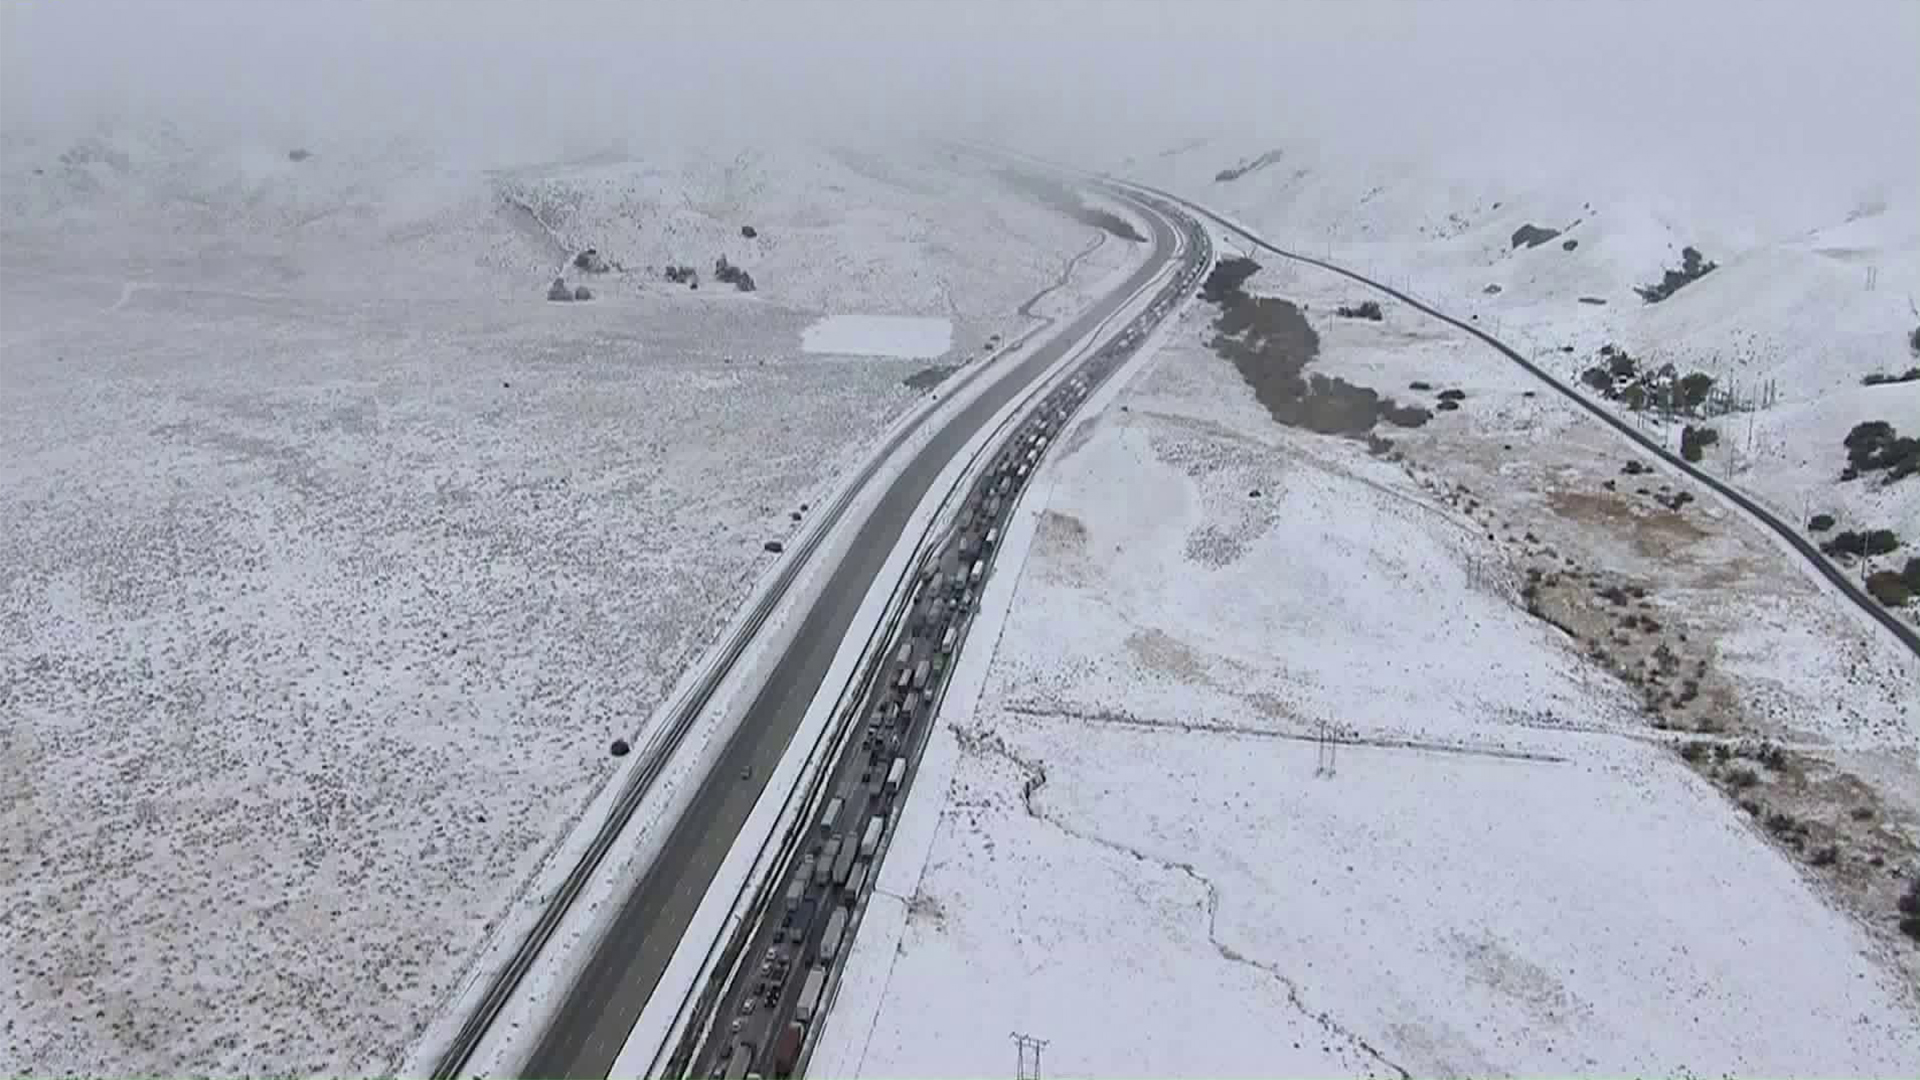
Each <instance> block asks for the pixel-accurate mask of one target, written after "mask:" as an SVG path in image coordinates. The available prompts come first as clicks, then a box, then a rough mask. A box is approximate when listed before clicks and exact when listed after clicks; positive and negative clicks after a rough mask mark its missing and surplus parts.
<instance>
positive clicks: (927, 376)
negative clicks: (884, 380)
mask: <svg viewBox="0 0 1920 1080" xmlns="http://www.w3.org/2000/svg"><path fill="white" fill-rule="evenodd" d="M958 370H960V368H959V367H958V365H954V364H935V365H933V366H931V367H924V368H921V369H920V370H919V371H916V372H914V373H913V374H911V375H909V376H907V377H906V378H904V379H902V380H900V381H901V382H902V383H905V384H906V386H907V388H908V389H910V390H931V389H933V388H934V387H936V386H939V385H940V384H941V383H943V382H946V381H947V377H948V376H950V375H952V374H953V373H954V372H956V371H958Z"/></svg>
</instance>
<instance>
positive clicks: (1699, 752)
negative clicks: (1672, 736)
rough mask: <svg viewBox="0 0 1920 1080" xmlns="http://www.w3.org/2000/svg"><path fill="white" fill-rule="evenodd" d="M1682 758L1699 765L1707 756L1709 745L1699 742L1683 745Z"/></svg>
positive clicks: (1681, 748)
mask: <svg viewBox="0 0 1920 1080" xmlns="http://www.w3.org/2000/svg"><path fill="white" fill-rule="evenodd" d="M1680 756H1681V757H1683V758H1685V759H1687V760H1688V761H1691V762H1694V763H1695V764H1698V763H1699V762H1700V761H1702V760H1704V759H1705V758H1706V756H1707V744H1706V743H1703V742H1698V741H1695V742H1684V743H1681V744H1680Z"/></svg>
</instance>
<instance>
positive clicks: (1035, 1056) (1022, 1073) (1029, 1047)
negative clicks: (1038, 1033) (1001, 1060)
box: [1013, 1031, 1047, 1080]
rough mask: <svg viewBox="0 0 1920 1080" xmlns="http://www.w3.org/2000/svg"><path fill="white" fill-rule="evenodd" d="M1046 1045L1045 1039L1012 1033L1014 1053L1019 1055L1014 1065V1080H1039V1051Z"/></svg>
mask: <svg viewBox="0 0 1920 1080" xmlns="http://www.w3.org/2000/svg"><path fill="white" fill-rule="evenodd" d="M1046 1045H1047V1040H1045V1039H1036V1038H1034V1037H1033V1036H1031V1035H1022V1034H1021V1033H1019V1032H1017V1031H1016V1032H1014V1033H1013V1046H1014V1052H1015V1053H1017V1054H1018V1055H1019V1059H1018V1062H1017V1064H1015V1065H1014V1071H1013V1076H1014V1080H1040V1051H1041V1050H1043V1049H1045V1048H1046Z"/></svg>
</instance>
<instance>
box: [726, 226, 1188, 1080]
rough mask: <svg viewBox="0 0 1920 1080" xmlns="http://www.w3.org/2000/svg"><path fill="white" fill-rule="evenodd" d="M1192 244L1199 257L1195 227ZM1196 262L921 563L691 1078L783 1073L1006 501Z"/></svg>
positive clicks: (1067, 385)
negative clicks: (893, 635)
mask: <svg viewBox="0 0 1920 1080" xmlns="http://www.w3.org/2000/svg"><path fill="white" fill-rule="evenodd" d="M1193 239H1194V238H1190V240H1193ZM1194 242H1195V243H1196V245H1197V246H1196V249H1195V250H1198V251H1199V252H1200V253H1201V254H1203V255H1204V254H1205V253H1206V252H1207V250H1208V247H1207V246H1206V240H1205V237H1204V234H1202V235H1201V236H1200V237H1198V238H1197V240H1196V241H1194ZM1207 263H1208V260H1206V259H1204V258H1202V259H1200V260H1199V261H1198V262H1189V264H1188V266H1187V267H1186V268H1185V269H1183V271H1182V272H1181V274H1180V275H1179V276H1178V277H1176V278H1175V279H1174V281H1173V282H1172V283H1171V284H1170V285H1169V286H1168V287H1167V289H1165V290H1163V292H1162V293H1161V295H1160V296H1159V297H1157V298H1156V300H1155V302H1154V303H1153V304H1152V305H1151V306H1150V307H1149V308H1148V310H1147V311H1145V312H1143V313H1142V314H1141V315H1140V316H1139V317H1138V318H1136V319H1135V320H1134V322H1133V323H1132V324H1131V325H1130V326H1129V327H1128V328H1127V329H1126V330H1125V331H1123V332H1122V333H1121V334H1120V335H1118V336H1117V337H1115V338H1114V339H1113V340H1112V341H1110V342H1109V343H1108V344H1107V345H1106V346H1105V347H1103V348H1102V349H1101V350H1099V351H1098V352H1096V353H1095V354H1094V355H1093V356H1092V357H1091V358H1089V359H1088V360H1087V361H1086V362H1085V363H1083V364H1082V365H1081V366H1080V368H1079V370H1077V371H1076V372H1075V373H1074V374H1073V375H1072V376H1071V377H1070V378H1068V379H1067V380H1066V381H1065V382H1063V383H1061V384H1060V385H1059V386H1056V387H1055V388H1054V389H1053V390H1052V391H1050V392H1049V393H1048V394H1047V395H1046V397H1045V398H1043V399H1042V401H1041V403H1040V405H1039V407H1037V408H1036V409H1034V410H1033V411H1032V412H1031V413H1030V414H1029V415H1028V416H1027V417H1026V418H1025V420H1024V421H1022V423H1021V424H1020V425H1019V427H1018V428H1016V429H1015V431H1014V433H1013V435H1012V436H1010V437H1009V438H1008V439H1007V440H1006V442H1005V443H1004V444H1003V445H1002V446H1001V448H1000V449H999V450H998V451H997V452H996V453H995V455H994V457H993V458H992V460H991V462H990V464H989V465H988V467H987V469H986V471H985V472H984V473H982V474H981V476H980V477H979V478H978V479H977V480H976V481H975V483H974V486H973V488H972V490H971V491H970V492H969V493H968V496H967V499H966V501H965V502H964V503H963V504H962V505H961V509H960V513H959V516H958V518H957V519H956V520H955V523H954V526H953V528H952V529H951V531H950V532H949V533H948V535H947V537H946V539H945V541H944V542H943V543H942V545H941V547H940V549H939V550H938V551H936V552H933V553H930V554H929V556H928V557H927V559H926V561H925V562H924V563H923V564H922V566H921V568H920V572H919V575H918V581H917V583H916V586H915V590H914V593H913V596H912V599H911V601H910V603H909V607H908V610H907V615H906V618H905V619H904V620H903V623H902V626H901V628H900V631H899V638H898V640H897V641H896V642H895V643H894V644H893V645H892V646H891V647H890V648H891V655H890V656H889V657H888V659H887V662H886V666H885V667H884V668H883V669H882V670H881V672H880V673H879V676H880V677H879V678H877V679H875V680H874V683H873V687H872V689H871V690H870V692H869V694H868V697H867V699H866V700H865V701H864V702H863V703H862V706H861V709H860V711H859V713H858V719H857V721H856V725H857V726H856V728H855V731H854V732H853V735H852V737H851V738H850V739H849V740H848V741H847V743H846V744H845V745H846V749H845V750H844V751H843V752H842V756H841V758H840V760H839V761H838V762H837V763H836V764H835V766H834V774H833V777H832V780H831V782H830V784H829V785H828V787H827V791H826V797H825V799H824V801H823V802H822V803H821V805H820V809H819V811H818V814H817V817H816V818H815V819H814V821H813V823H812V825H811V827H810V828H809V830H808V833H807V837H806V841H805V843H804V844H802V845H801V846H800V847H799V848H798V849H797V851H796V855H795V857H794V858H793V859H792V861H791V862H790V863H789V865H788V867H787V868H786V871H785V875H784V877H783V879H782V880H781V881H780V882H779V885H778V891H777V892H776V893H775V894H774V896H775V897H776V899H774V900H773V902H772V904H771V905H770V906H769V907H768V908H767V909H766V910H765V912H764V914H762V916H761V920H760V924H759V926H758V928H757V930H756V931H755V933H754V935H753V937H752V939H751V941H750V943H749V945H748V951H747V952H746V954H745V956H746V958H745V959H743V961H742V962H741V963H740V965H739V967H738V968H737V970H736V971H735V972H734V974H733V977H732V982H731V983H730V984H729V985H728V986H727V988H726V991H725V992H724V993H723V994H722V996H721V998H720V1005H719V1011H718V1012H716V1013H715V1014H714V1017H713V1019H712V1021H711V1025H710V1028H709V1030H708V1031H707V1033H706V1034H707V1037H706V1038H705V1039H704V1040H703V1043H702V1049H701V1050H700V1052H699V1054H700V1056H699V1057H698V1058H696V1060H695V1062H694V1068H693V1069H692V1070H691V1073H690V1075H693V1076H704V1077H711V1078H714V1080H719V1078H721V1077H725V1078H728V1080H747V1078H761V1077H767V1076H773V1077H783V1078H784V1077H790V1076H793V1075H795V1069H796V1067H797V1066H798V1065H799V1063H800V1059H801V1055H802V1051H803V1050H804V1049H805V1048H806V1046H807V1044H808V1041H809V1039H810V1038H811V1037H812V1036H813V1035H814V1034H815V1031H816V1028H817V1027H818V1024H819V1017H820V1016H821V1015H822V1013H823V1011H824V1008H823V1005H824V1002H825V1001H826V1000H827V999H828V998H829V997H830V990H831V987H832V983H833V980H834V978H835V977H836V976H837V974H838V970H839V966H840V965H842V964H843V963H844V961H845V957H846V954H847V952H848V950H849V948H850V945H851V940H852V936H853V932H854V929H855V926H856V924H857V922H858V919H859V913H860V911H861V903H862V901H863V900H864V899H865V897H866V895H867V892H868V890H869V889H870V887H871V886H872V884H873V882H874V879H875V878H876V876H877V873H878V871H877V863H878V857H879V856H880V855H881V854H883V852H884V844H885V842H886V840H887V837H888V830H889V829H890V828H891V827H892V824H893V822H894V821H895V820H896V819H897V817H898V812H899V809H900V807H901V806H902V805H903V803H904V798H905V794H906V791H907V789H908V787H909V786H910V785H911V783H912V779H913V773H914V770H915V768H916V767H917V765H918V761H919V756H920V750H921V748H922V747H923V746H924V744H925V740H926V737H927V734H928V733H929V731H930V730H931V728H932V722H933V720H934V713H935V709H936V705H937V703H938V701H939V698H940V692H941V689H942V688H943V687H944V685H945V682H946V679H947V677H948V675H949V673H950V672H951V670H952V665H953V661H954V659H955V657H956V655H957V652H958V650H959V648H960V646H961V643H962V642H963V640H964V638H965V636H966V628H967V625H968V622H969V620H970V619H971V618H972V616H973V614H974V612H975V611H976V610H977V608H978V605H979V601H980V591H981V588H982V587H983V586H984V584H985V581H986V578H987V575H988V573H989V570H990V567H991V565H992V561H993V556H994V553H995V552H996V551H997V550H998V548H999V546H1000V543H1001V541H1002V538H1003V537H1004V536H1005V535H1006V529H1007V524H1008V522H1009V520H1010V519H1011V517H1012V509H1013V504H1014V501H1015V499H1016V497H1017V496H1018V494H1019V492H1020V491H1021V490H1022V488H1024V487H1025V485H1026V484H1027V482H1028V481H1029V480H1031V479H1032V478H1033V474H1034V470H1035V469H1036V467H1037V466H1038V464H1039V461H1040V457H1041V455H1042V454H1043V453H1045V452H1046V450H1047V448H1048V447H1049V446H1050V445H1052V443H1053V441H1054V439H1055V438H1056V436H1057V435H1058V433H1059V431H1060V430H1061V427H1062V425H1063V424H1064V423H1065V422H1066V420H1067V419H1068V418H1069V417H1070V416H1071V415H1072V414H1073V411H1074V410H1075V409H1076V408H1078V407H1079V405H1080V403H1081V402H1083V401H1085V400H1086V398H1087V395H1088V394H1089V393H1090V392H1091V390H1092V388H1093V387H1095V386H1097V385H1099V383H1100V382H1101V381H1103V380H1104V379H1106V378H1107V377H1108V376H1109V375H1111V374H1112V372H1113V370H1114V369H1115V368H1116V367H1118V366H1119V364H1120V362H1121V361H1123V360H1124V359H1125V358H1126V357H1128V356H1130V355H1131V354H1132V353H1133V351H1134V349H1135V348H1137V347H1138V345H1139V343H1140V341H1141V340H1142V339H1143V338H1144V336H1145V334H1146V332H1147V330H1148V329H1150V328H1151V326H1152V324H1153V323H1154V322H1155V321H1157V320H1158V318H1159V317H1160V316H1161V315H1163V314H1165V312H1166V311H1167V310H1168V308H1169V307H1171V305H1172V304H1174V303H1176V302H1178V300H1179V299H1180V297H1181V296H1182V295H1183V294H1184V293H1185V292H1186V291H1187V290H1189V289H1192V288H1193V287H1194V285H1195V283H1196V282H1197V280H1198V278H1199V275H1200V274H1201V273H1202V272H1203V271H1204V270H1205V268H1206V266H1207Z"/></svg>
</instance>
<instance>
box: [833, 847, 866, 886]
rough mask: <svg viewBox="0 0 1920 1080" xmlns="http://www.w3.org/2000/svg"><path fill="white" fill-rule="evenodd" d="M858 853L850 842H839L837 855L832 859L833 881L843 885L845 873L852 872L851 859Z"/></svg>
mask: <svg viewBox="0 0 1920 1080" xmlns="http://www.w3.org/2000/svg"><path fill="white" fill-rule="evenodd" d="M859 854H860V851H859V849H857V848H855V847H854V846H853V845H852V844H845V843H843V844H841V845H840V854H839V857H837V858H835V859H834V860H833V883H834V884H835V885H845V884H846V883H847V875H848V874H851V873H853V860H854V859H855V858H856V857H858V856H859Z"/></svg>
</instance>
